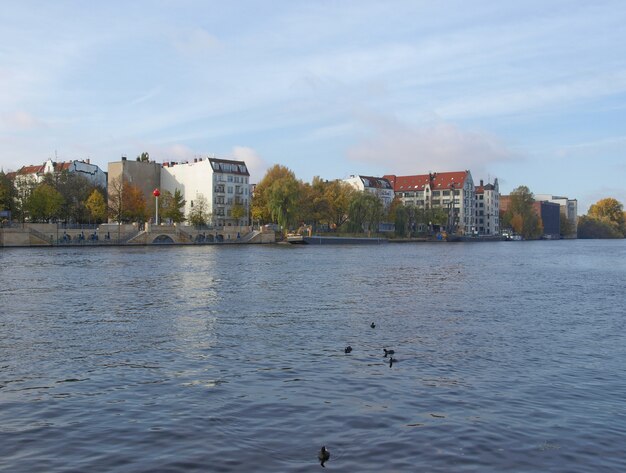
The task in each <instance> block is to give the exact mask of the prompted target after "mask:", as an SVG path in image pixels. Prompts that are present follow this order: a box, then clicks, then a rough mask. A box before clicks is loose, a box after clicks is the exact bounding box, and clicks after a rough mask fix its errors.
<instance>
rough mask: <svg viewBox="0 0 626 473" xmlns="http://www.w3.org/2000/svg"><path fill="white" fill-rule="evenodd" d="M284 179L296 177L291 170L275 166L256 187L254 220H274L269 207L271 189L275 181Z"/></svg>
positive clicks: (253, 210) (252, 208) (253, 205)
mask: <svg viewBox="0 0 626 473" xmlns="http://www.w3.org/2000/svg"><path fill="white" fill-rule="evenodd" d="M283 178H288V179H293V180H296V176H295V174H294V173H293V171H291V170H290V169H289V168H287V167H285V166H281V165H280V164H275V165H274V166H272V167H271V168H270V169H268V170H267V172H266V173H265V176H263V179H261V181H260V182H259V183H258V184H257V185H256V188H255V189H254V196H253V198H252V205H251V210H252V218H253V219H254V220H259V221H261V222H265V223H267V222H270V221H271V220H272V211H271V209H270V206H269V198H268V197H269V188H270V187H271V186H272V184H273V183H274V182H275V181H278V180H280V179H283Z"/></svg>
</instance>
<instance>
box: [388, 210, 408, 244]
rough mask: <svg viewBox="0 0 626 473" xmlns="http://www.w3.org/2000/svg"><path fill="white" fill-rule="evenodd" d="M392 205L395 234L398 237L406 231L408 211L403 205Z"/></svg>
mask: <svg viewBox="0 0 626 473" xmlns="http://www.w3.org/2000/svg"><path fill="white" fill-rule="evenodd" d="M392 207H394V212H393V216H394V223H395V227H396V229H395V234H396V236H399V237H404V236H406V235H407V233H408V212H407V209H406V207H405V206H404V205H396V206H392Z"/></svg>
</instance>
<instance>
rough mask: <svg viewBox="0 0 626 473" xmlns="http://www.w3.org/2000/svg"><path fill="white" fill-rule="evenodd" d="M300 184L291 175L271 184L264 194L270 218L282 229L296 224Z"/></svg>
mask: <svg viewBox="0 0 626 473" xmlns="http://www.w3.org/2000/svg"><path fill="white" fill-rule="evenodd" d="M300 190H301V184H300V182H299V181H297V180H296V178H295V176H294V175H293V173H291V175H287V176H284V177H281V178H279V179H277V180H275V181H273V182H272V184H271V185H270V186H269V187H268V188H267V190H266V192H265V194H266V199H267V204H266V205H267V208H268V209H269V211H270V217H271V218H272V220H273V221H275V222H276V223H278V224H279V225H280V226H282V227H283V229H285V230H287V229H289V226H290V225H292V224H293V223H295V222H296V220H297V218H296V217H297V215H298V210H299V209H298V203H299V199H300Z"/></svg>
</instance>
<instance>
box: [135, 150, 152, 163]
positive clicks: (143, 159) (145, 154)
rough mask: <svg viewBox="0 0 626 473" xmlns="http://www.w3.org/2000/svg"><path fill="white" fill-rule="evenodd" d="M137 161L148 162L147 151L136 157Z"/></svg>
mask: <svg viewBox="0 0 626 473" xmlns="http://www.w3.org/2000/svg"><path fill="white" fill-rule="evenodd" d="M137 161H143V162H148V161H150V155H149V154H148V152H147V151H144V152H143V153H141V154H140V155H139V156H137Z"/></svg>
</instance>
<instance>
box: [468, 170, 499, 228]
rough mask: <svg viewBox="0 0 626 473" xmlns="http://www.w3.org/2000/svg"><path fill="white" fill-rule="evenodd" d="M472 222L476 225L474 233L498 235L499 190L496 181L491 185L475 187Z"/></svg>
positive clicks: (481, 182) (481, 184)
mask: <svg viewBox="0 0 626 473" xmlns="http://www.w3.org/2000/svg"><path fill="white" fill-rule="evenodd" d="M475 204H476V207H475V209H476V210H475V214H474V220H475V223H476V233H477V234H478V235H499V234H500V188H499V186H498V179H495V180H494V181H493V184H489V183H488V184H483V180H482V179H481V180H480V185H479V186H476V201H475Z"/></svg>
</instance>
